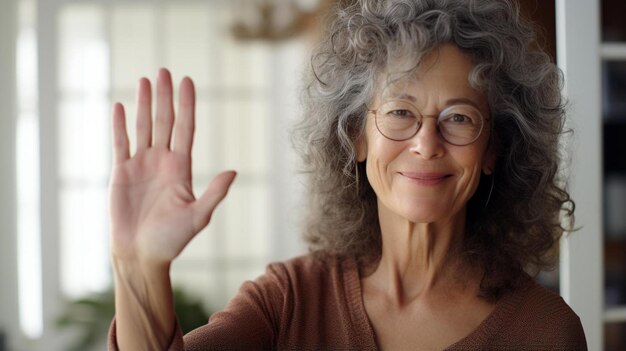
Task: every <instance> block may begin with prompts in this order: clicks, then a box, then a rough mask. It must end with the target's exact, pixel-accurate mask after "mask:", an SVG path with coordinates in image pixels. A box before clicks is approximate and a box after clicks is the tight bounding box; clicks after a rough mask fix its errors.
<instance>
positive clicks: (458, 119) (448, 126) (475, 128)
mask: <svg viewBox="0 0 626 351" xmlns="http://www.w3.org/2000/svg"><path fill="white" fill-rule="evenodd" d="M422 119H423V116H422V115H421V113H420V112H419V110H418V109H417V108H416V107H415V106H414V105H413V104H411V103H410V102H408V101H403V100H391V101H388V102H386V103H384V104H383V105H381V106H380V108H379V109H378V110H377V111H376V127H377V128H378V130H379V131H380V133H381V134H382V135H384V136H385V137H387V138H389V139H391V140H397V141H402V140H407V139H410V138H412V137H413V136H414V135H415V134H416V133H417V131H418V130H419V129H420V127H421V124H422ZM483 124H484V119H483V116H482V114H481V113H480V111H478V109H476V108H475V107H473V106H471V105H465V104H461V105H453V106H450V107H448V108H446V109H445V110H443V111H442V112H441V114H440V115H439V117H438V120H437V125H438V128H439V132H440V133H441V136H442V137H443V138H444V139H445V140H446V141H447V142H448V143H450V144H453V145H459V146H462V145H468V144H471V143H473V142H474V141H475V140H476V139H478V136H479V135H480V133H481V131H482V129H483Z"/></svg>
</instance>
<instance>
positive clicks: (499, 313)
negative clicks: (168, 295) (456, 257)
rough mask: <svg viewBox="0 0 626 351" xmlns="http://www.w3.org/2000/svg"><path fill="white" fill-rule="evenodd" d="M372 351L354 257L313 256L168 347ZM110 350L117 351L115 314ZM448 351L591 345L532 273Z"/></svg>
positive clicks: (280, 271) (259, 283) (284, 268)
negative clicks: (322, 257)
mask: <svg viewBox="0 0 626 351" xmlns="http://www.w3.org/2000/svg"><path fill="white" fill-rule="evenodd" d="M259 349H279V350H285V349H290V350H320V349H323V350H355V349H359V350H375V349H377V346H376V336H375V334H374V330H373V329H372V326H371V324H370V322H369V319H368V317H367V314H366V311H365V307H364V304H363V298H362V292H361V283H360V278H359V272H358V267H357V264H356V262H355V261H354V260H341V261H340V260H331V261H321V260H318V259H316V258H315V257H313V256H312V255H307V256H302V257H298V258H295V259H292V260H290V261H287V262H283V263H273V264H270V265H269V266H268V268H267V270H266V273H265V274H264V275H262V276H260V277H259V278H257V279H256V280H255V281H248V282H245V283H244V284H243V285H242V286H241V288H240V290H239V292H238V294H237V295H236V296H235V297H234V298H233V299H232V300H231V301H230V302H229V303H228V305H227V306H226V308H225V309H224V310H223V311H221V312H217V313H215V314H213V315H212V316H211V318H210V319H209V322H208V323H207V324H206V325H204V326H202V327H200V328H198V329H196V330H194V331H192V332H190V333H189V334H187V335H185V336H184V338H183V336H182V333H181V331H180V329H179V328H177V329H176V333H175V334H174V336H173V339H172V342H171V344H170V347H169V350H259ZM109 350H117V344H116V338H115V320H114V321H113V323H112V325H111V329H110V331H109ZM446 350H587V344H586V341H585V334H584V331H583V328H582V325H581V323H580V319H579V318H578V316H577V315H576V314H575V313H574V312H573V311H572V309H571V308H570V307H569V306H568V305H567V304H566V303H565V301H563V299H562V298H561V297H560V296H559V295H557V294H554V293H553V292H551V291H549V290H547V289H545V288H543V287H542V286H540V285H539V284H537V283H536V282H534V280H532V279H530V277H529V279H527V283H526V284H525V286H524V287H523V288H520V289H518V290H516V291H512V292H509V293H506V294H505V295H503V296H502V297H501V298H500V299H499V300H498V302H497V303H496V306H495V308H494V310H493V311H492V312H491V314H490V315H489V316H488V317H487V318H486V319H485V320H484V321H483V322H482V323H481V324H480V325H479V326H478V327H477V328H476V329H475V330H474V331H473V332H472V333H470V334H469V335H467V336H466V337H464V338H462V339H461V340H459V341H457V342H456V343H454V344H452V345H450V346H449V347H447V348H446Z"/></svg>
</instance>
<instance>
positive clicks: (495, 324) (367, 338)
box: [342, 259, 526, 350]
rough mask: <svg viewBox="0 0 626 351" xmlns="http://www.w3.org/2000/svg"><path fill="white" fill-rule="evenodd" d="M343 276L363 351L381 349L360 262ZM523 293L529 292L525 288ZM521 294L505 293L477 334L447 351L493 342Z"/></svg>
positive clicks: (349, 262)
mask: <svg viewBox="0 0 626 351" xmlns="http://www.w3.org/2000/svg"><path fill="white" fill-rule="evenodd" d="M342 274H343V280H344V284H345V289H346V294H347V301H348V303H349V304H350V311H351V316H352V318H353V323H354V324H355V327H356V328H358V329H357V330H361V331H362V334H361V335H360V337H359V338H360V339H362V340H360V341H361V342H364V343H363V344H361V345H367V346H366V347H363V349H377V344H376V335H375V333H374V328H373V327H372V324H371V322H370V320H369V316H368V315H367V312H366V310H365V302H364V301H363V290H362V286H361V279H360V277H359V270H358V265H357V263H356V260H354V259H346V260H344V261H343V263H342ZM520 290H526V289H524V288H521V289H520ZM519 292H520V291H519V290H518V291H509V292H507V293H505V294H504V295H503V296H502V297H500V299H499V300H498V302H497V303H496V306H495V308H494V309H493V311H491V313H490V314H489V316H487V318H485V319H484V320H483V321H482V322H481V323H480V324H479V325H478V327H476V329H474V331H472V332H471V333H470V334H468V335H467V336H465V337H463V338H462V339H460V340H458V341H456V342H454V343H453V344H451V345H449V346H448V347H446V348H445V350H455V349H458V350H462V349H466V348H467V347H479V346H480V345H484V344H485V343H487V342H488V341H489V339H491V338H492V337H493V336H495V335H496V334H497V333H498V331H499V330H500V329H501V328H502V326H503V324H504V323H506V321H508V320H510V318H511V315H512V314H513V313H514V312H515V311H516V310H517V308H518V307H519V306H520V302H521V300H522V298H523V294H520V293H519Z"/></svg>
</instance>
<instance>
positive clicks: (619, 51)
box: [600, 42, 626, 60]
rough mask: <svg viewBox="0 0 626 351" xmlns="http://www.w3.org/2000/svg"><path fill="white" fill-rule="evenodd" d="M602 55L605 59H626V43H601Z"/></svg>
mask: <svg viewBox="0 0 626 351" xmlns="http://www.w3.org/2000/svg"><path fill="white" fill-rule="evenodd" d="M600 57H601V58H602V59H603V60H626V43H621V42H616V43H603V44H600Z"/></svg>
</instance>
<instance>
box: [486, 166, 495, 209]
mask: <svg viewBox="0 0 626 351" xmlns="http://www.w3.org/2000/svg"><path fill="white" fill-rule="evenodd" d="M493 178H494V176H493V173H492V174H491V187H490V188H489V195H487V202H485V208H484V209H487V205H489V200H491V193H492V192H493V182H494V181H493Z"/></svg>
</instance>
